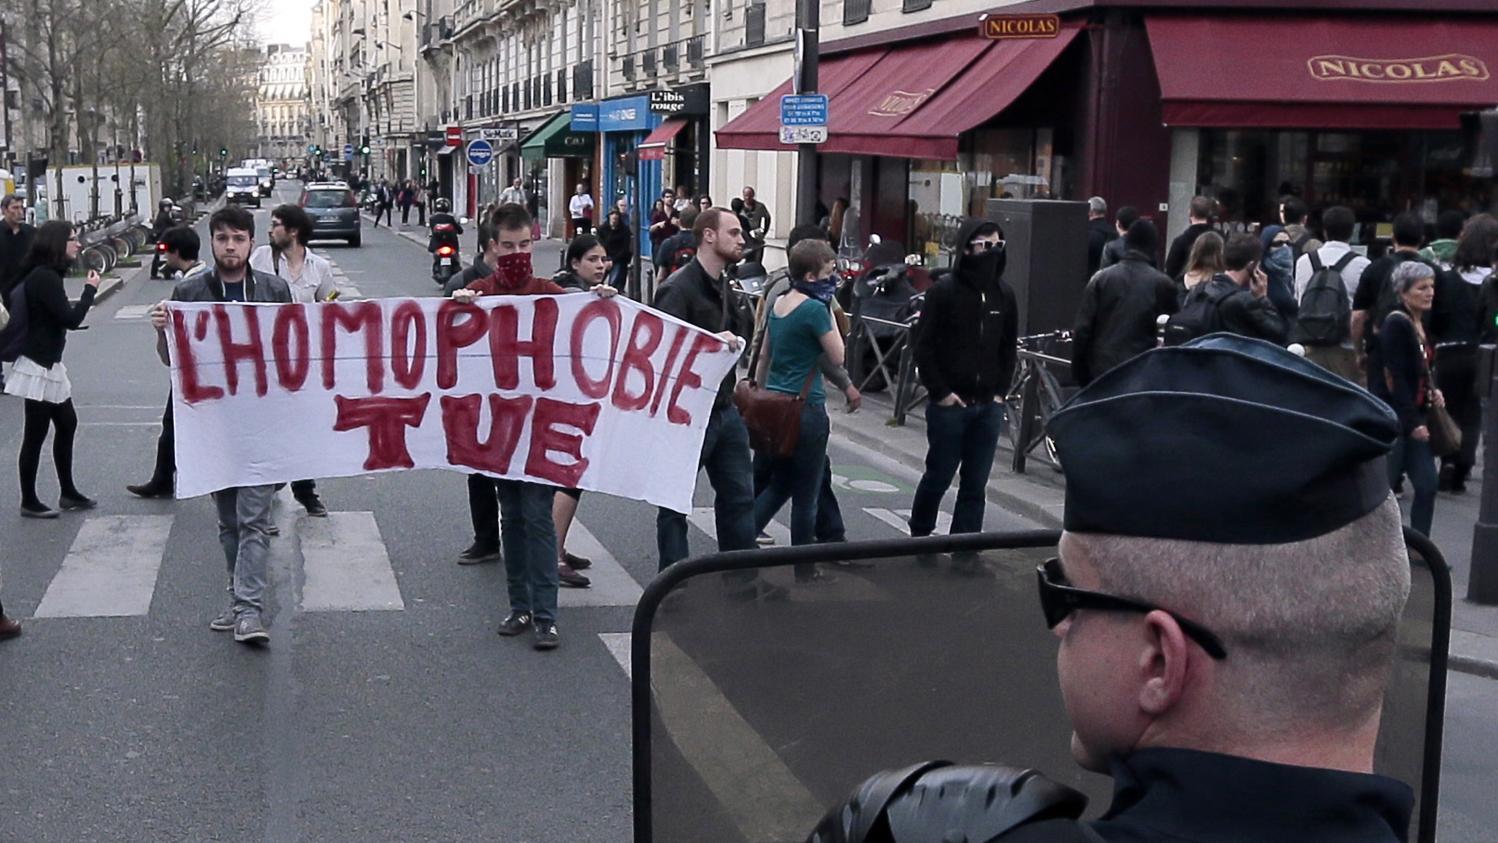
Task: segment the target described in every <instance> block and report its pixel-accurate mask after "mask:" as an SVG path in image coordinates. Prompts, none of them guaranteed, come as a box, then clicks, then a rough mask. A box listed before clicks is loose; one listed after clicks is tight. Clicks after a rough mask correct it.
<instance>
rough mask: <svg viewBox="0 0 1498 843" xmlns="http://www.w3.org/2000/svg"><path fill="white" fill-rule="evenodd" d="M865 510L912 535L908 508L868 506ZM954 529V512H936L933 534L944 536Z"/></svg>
mask: <svg viewBox="0 0 1498 843" xmlns="http://www.w3.org/2000/svg"><path fill="white" fill-rule="evenodd" d="M863 511H864V512H867V513H868V514H869V515H872V516H874V517H875V518H877V519H879V520H880V521H883V522H884V523H886V524H888V525H890V526H891V527H894V528H895V529H896V530H899V531H900V532H902V533H904V534H905V535H907V536H908V535H910V510H908V509H884V508H882V507H877V506H866V507H864V508H863ZM951 529H952V514H951V513H950V512H938V513H936V530H935V531H934V532H933V535H937V536H944V535H946V534H947V533H948V532H950V531H951Z"/></svg>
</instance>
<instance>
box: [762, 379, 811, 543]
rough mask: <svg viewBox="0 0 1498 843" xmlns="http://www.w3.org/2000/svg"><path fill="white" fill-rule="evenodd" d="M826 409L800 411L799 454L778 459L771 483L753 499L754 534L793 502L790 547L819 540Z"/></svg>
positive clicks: (797, 440) (774, 466)
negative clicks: (818, 501)
mask: <svg viewBox="0 0 1498 843" xmlns="http://www.w3.org/2000/svg"><path fill="white" fill-rule="evenodd" d="M827 436H828V422H827V408H826V406H824V405H822V404H815V405H813V404H805V405H803V406H802V407H801V435H800V436H799V437H798V438H797V439H796V451H795V453H793V454H791V456H790V457H789V458H786V459H776V460H774V461H773V463H772V466H771V469H770V482H769V485H767V486H766V487H765V490H764V491H762V492H760V493H759V497H756V498H755V499H754V531H755V532H756V533H758V532H759V531H760V530H763V529H764V528H765V525H766V524H769V523H770V519H771V518H774V517H775V513H777V512H779V511H780V508H781V507H782V506H785V502H786V501H787V500H789V501H790V502H791V544H793V545H798V544H812V543H814V542H815V541H816V540H817V510H818V507H817V500H818V498H819V497H820V492H821V489H822V480H823V478H825V477H826V476H827V471H826V468H827Z"/></svg>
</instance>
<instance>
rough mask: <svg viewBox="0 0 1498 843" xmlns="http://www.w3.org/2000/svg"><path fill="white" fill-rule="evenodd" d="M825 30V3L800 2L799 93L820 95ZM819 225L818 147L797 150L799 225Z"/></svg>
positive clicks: (811, 144) (798, 32)
mask: <svg viewBox="0 0 1498 843" xmlns="http://www.w3.org/2000/svg"><path fill="white" fill-rule="evenodd" d="M821 28H822V7H821V0H796V55H797V62H796V80H795V82H796V91H795V92H796V93H798V94H814V93H816V92H817V64H818V58H819V56H818V53H819V47H820V39H821ZM816 222H817V145H816V144H814V143H803V144H800V145H799V146H798V147H797V151H796V223H797V224H798V225H815V224H816Z"/></svg>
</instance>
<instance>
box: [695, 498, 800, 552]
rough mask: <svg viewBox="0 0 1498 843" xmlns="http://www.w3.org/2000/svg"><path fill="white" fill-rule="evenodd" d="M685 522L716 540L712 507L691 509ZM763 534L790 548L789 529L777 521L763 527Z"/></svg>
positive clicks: (715, 523)
mask: <svg viewBox="0 0 1498 843" xmlns="http://www.w3.org/2000/svg"><path fill="white" fill-rule="evenodd" d="M687 521H688V522H690V523H691V525H692V526H693V527H696V528H697V529H699V530H701V531H702V532H704V533H706V534H707V537H708V538H710V539H712V540H713V541H717V540H718V521H717V516H716V515H714V514H713V508H712V507H710V506H694V507H692V511H691V513H690V514H688V515H687ZM765 532H766V533H769V534H770V537H771V538H773V539H774V540H775V543H776V544H778V545H780V546H781V547H790V544H791V528H790V527H787V526H786V525H784V524H782V523H780V522H779V521H771V522H770V523H769V524H766V525H765Z"/></svg>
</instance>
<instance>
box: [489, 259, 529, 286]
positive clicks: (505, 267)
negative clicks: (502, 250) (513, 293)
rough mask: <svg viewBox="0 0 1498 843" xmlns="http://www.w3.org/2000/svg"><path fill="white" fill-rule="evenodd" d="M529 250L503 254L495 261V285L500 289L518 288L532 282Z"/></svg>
mask: <svg viewBox="0 0 1498 843" xmlns="http://www.w3.org/2000/svg"><path fill="white" fill-rule="evenodd" d="M531 278H532V273H531V256H530V253H529V252H515V253H514V254H509V255H502V256H500V257H499V258H498V259H497V260H495V261H494V279H495V286H497V287H498V288H499V289H500V290H518V289H520V288H522V287H525V286H526V285H528V284H530V283H531Z"/></svg>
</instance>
